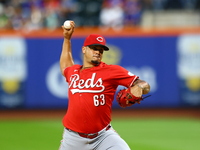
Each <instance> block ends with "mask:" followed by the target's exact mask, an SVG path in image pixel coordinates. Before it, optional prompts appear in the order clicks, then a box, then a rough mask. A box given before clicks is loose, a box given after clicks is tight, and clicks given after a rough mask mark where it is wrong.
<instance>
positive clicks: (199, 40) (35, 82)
mask: <svg viewBox="0 0 200 150" xmlns="http://www.w3.org/2000/svg"><path fill="white" fill-rule="evenodd" d="M91 33H98V34H102V35H104V36H105V37H106V39H107V45H108V46H109V47H110V51H109V52H105V53H104V58H103V61H104V62H106V63H108V64H117V65H121V66H123V67H125V68H126V69H128V70H129V71H131V72H132V73H133V74H136V75H139V76H140V78H141V79H144V80H146V81H148V82H149V83H150V85H151V93H150V94H151V97H149V98H148V99H145V100H144V102H142V103H141V104H140V105H134V106H132V107H130V108H147V107H148V108H150V107H154V108H156V107H185V106H190V107H196V106H200V28H171V29H170V28H167V29H147V28H145V29H141V28H124V29H123V30H113V29H107V30H102V29H100V28H77V29H76V30H75V33H74V36H73V38H72V49H73V56H74V58H75V63H77V64H81V62H82V58H81V47H82V44H83V41H84V38H85V37H86V36H87V35H88V34H91ZM62 42H63V37H62V30H48V29H44V30H37V31H10V30H0V108H1V109H8V108H9V109H10V108H11V109H12V108H27V109H30V108H66V107H67V100H68V97H67V93H68V91H67V84H66V82H65V79H64V78H63V77H62V75H61V73H60V70H59V69H60V68H59V57H60V53H61V49H62ZM111 73H112V72H111ZM121 88H123V87H119V88H118V90H120V89H121ZM113 107H114V108H119V106H118V104H117V102H116V100H114V102H113Z"/></svg>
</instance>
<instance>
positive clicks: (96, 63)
mask: <svg viewBox="0 0 200 150" xmlns="http://www.w3.org/2000/svg"><path fill="white" fill-rule="evenodd" d="M91 62H92V63H93V64H94V65H95V66H98V65H99V64H100V62H99V61H95V60H91Z"/></svg>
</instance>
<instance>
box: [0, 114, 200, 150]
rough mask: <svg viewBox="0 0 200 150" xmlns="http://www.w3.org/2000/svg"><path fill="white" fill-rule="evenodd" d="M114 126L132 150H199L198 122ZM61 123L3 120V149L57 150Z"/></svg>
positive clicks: (131, 121)
mask: <svg viewBox="0 0 200 150" xmlns="http://www.w3.org/2000/svg"><path fill="white" fill-rule="evenodd" d="M112 126H113V127H114V128H115V130H116V131H117V132H118V133H119V134H120V136H121V137H122V138H123V139H124V140H125V141H126V142H127V143H128V144H129V146H130V147H131V149H132V150H199V149H200V121H199V120H195V119H156V118H152V119H117V118H114V119H113V121H112ZM62 132H63V127H62V124H61V120H55V119H54V120H39V121H34V120H32V121H31V120H29V121H25V120H21V121H20V120H18V121H0V150H57V149H58V147H59V144H60V140H61V138H62Z"/></svg>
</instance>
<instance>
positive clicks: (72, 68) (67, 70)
mask: <svg viewBox="0 0 200 150" xmlns="http://www.w3.org/2000/svg"><path fill="white" fill-rule="evenodd" d="M80 67H81V65H79V64H75V65H72V66H70V67H67V68H65V70H64V73H65V74H66V73H67V72H71V71H73V70H76V69H77V70H78V69H80Z"/></svg>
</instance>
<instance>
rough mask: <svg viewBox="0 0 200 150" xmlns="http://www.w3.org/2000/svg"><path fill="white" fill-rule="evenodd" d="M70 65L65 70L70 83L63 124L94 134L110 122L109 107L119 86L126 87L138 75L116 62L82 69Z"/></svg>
mask: <svg viewBox="0 0 200 150" xmlns="http://www.w3.org/2000/svg"><path fill="white" fill-rule="evenodd" d="M81 67H82V66H81V65H73V66H71V67H68V68H66V69H65V71H64V75H65V78H66V81H67V82H68V85H69V89H68V90H69V91H68V94H69V102H68V109H67V112H66V115H65V116H64V118H63V125H64V126H65V127H66V128H69V129H71V130H73V131H76V132H81V133H96V132H98V131H100V130H102V129H103V128H105V127H106V126H107V125H108V124H109V123H110V121H111V107H112V102H113V99H114V95H115V92H116V89H117V87H118V86H119V85H122V86H125V87H129V86H131V85H132V83H133V82H134V81H135V80H136V79H137V78H138V76H136V75H134V74H132V73H130V72H129V71H127V70H126V69H124V68H122V67H121V66H118V65H107V64H105V63H103V62H101V63H100V65H99V66H95V67H92V68H88V69H84V70H82V71H80V70H81Z"/></svg>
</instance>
